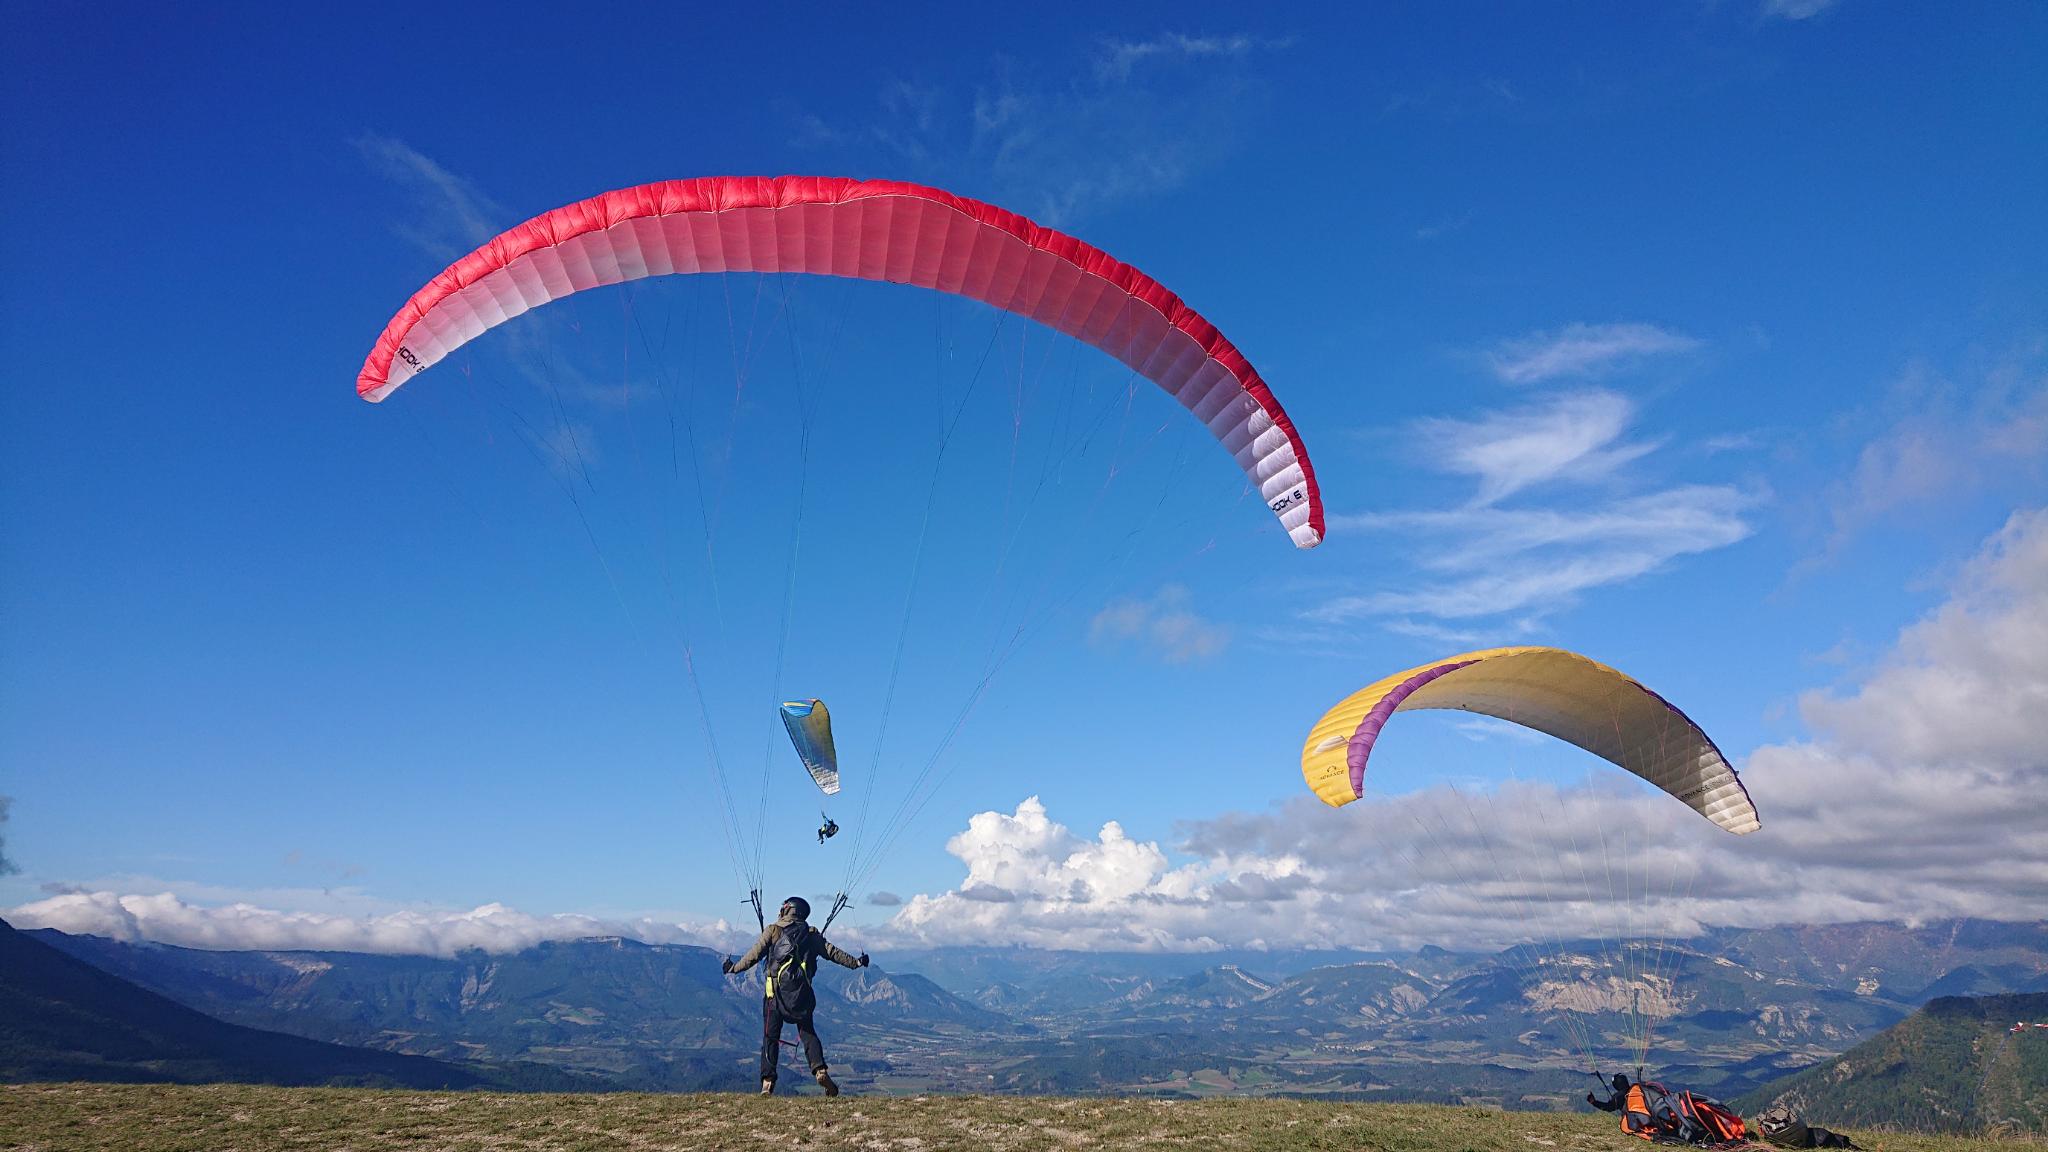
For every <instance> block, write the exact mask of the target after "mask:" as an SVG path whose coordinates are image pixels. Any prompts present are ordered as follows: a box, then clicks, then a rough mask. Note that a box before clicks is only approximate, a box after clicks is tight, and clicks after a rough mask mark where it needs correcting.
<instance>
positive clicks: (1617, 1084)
mask: <svg viewBox="0 0 2048 1152" xmlns="http://www.w3.org/2000/svg"><path fill="white" fill-rule="evenodd" d="M1614 1090H1615V1091H1616V1092H1626V1091H1628V1077H1626V1076H1623V1075H1622V1074H1621V1073H1619V1072H1616V1073H1615V1074H1614Z"/></svg>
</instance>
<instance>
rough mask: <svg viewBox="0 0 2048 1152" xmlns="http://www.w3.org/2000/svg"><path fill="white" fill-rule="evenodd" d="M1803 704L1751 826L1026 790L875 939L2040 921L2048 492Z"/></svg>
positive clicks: (111, 897)
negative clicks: (1138, 835)
mask: <svg viewBox="0 0 2048 1152" xmlns="http://www.w3.org/2000/svg"><path fill="white" fill-rule="evenodd" d="M1802 708H1803V711H1804V713H1805V715H1806V716H1807V718H1808V720H1809V722H1810V725H1811V727H1812V729H1813V731H1814V735H1813V736H1812V737H1811V738H1810V739H1806V740H1801V741H1795V742H1790V743H1782V744H1774V745H1770V746H1767V747H1764V748H1760V749H1758V750H1757V751H1756V752H1755V753H1753V754H1752V755H1751V756H1750V757H1748V759H1747V761H1746V762H1745V763H1744V764H1743V765H1742V770H1743V779H1744V781H1745V783H1746V784H1747V785H1748V787H1749V790H1750V792H1751V794H1752V795H1753V796H1754V797H1755V799H1756V804H1757V808H1758V810H1759V812H1760V813H1761V814H1762V816H1763V820H1764V827H1763V830H1762V831H1760V832H1757V833H1754V834H1752V835H1749V836H1743V837H1734V836H1729V835H1727V834H1726V833H1723V832H1721V831H1719V830H1718V829H1715V828H1714V827H1712V826H1711V825H1709V824H1707V823H1706V822H1705V821H1703V820H1701V819H1699V818H1698V817H1697V816H1695V815H1694V814H1693V813H1692V812H1691V811H1689V810H1688V809H1686V808H1685V807H1683V806H1682V805H1679V804H1676V803H1674V802H1673V801H1672V800H1671V799H1670V798H1669V797H1666V796H1663V795H1661V794H1656V793H1652V792H1650V791H1649V790H1648V789H1647V788H1646V787H1645V786H1643V785H1641V784H1640V783H1639V782H1637V781H1635V780H1634V779H1633V778H1631V777H1629V776H1627V775H1626V774H1624V773H1621V772H1619V771H1618V770H1615V769H1612V768H1610V767H1608V766H1606V765H1602V764H1598V763H1597V762H1593V761H1590V760H1588V761H1587V763H1588V766H1589V767H1588V771H1587V776H1586V779H1585V781H1584V782H1583V783H1581V784H1576V785H1565V784H1557V783H1551V782H1533V781H1527V780H1517V779H1513V778H1510V779H1509V780H1508V781H1507V782H1506V783H1504V784H1499V785H1497V786H1495V787H1493V788H1490V789H1489V788H1486V787H1483V786H1478V787H1474V786H1466V787H1450V786H1440V787H1434V788H1429V789H1425V790H1423V791H1419V792H1414V793H1409V794H1406V795H1396V796H1384V795H1379V794H1373V795H1369V796H1368V797H1367V798H1366V799H1365V800H1364V801H1362V802H1360V803H1357V804H1352V805H1349V806H1347V807H1345V808H1342V809H1336V810H1332V809H1330V808H1327V807H1325V806H1323V805H1322V804H1321V803H1319V802H1317V801H1315V800H1313V799H1311V798H1308V797H1302V798H1300V799H1298V800H1296V801H1293V802H1290V803H1288V804H1285V805H1282V806H1280V807H1278V808H1275V809H1272V810H1268V811H1264V812H1253V813H1227V814H1225V815H1222V816H1219V817H1216V818H1214V819H1209V820H1203V821H1199V822H1196V823H1194V824H1192V825H1190V826H1188V827H1187V828H1186V829H1185V834H1184V836H1183V838H1182V842H1181V843H1180V844H1179V845H1178V846H1177V847H1176V850H1175V852H1174V853H1170V852H1169V851H1168V850H1167V849H1166V848H1165V847H1162V846H1161V845H1160V844H1159V843H1157V842H1153V841H1142V840H1135V839H1133V838H1131V837H1130V836H1129V835H1128V834H1127V833H1126V832H1125V831H1124V829H1123V827H1122V826H1121V825H1120V824H1118V823H1117V822H1115V821H1110V822H1108V823H1105V824H1104V825H1103V826H1102V827H1101V828H1100V829H1099V830H1098V831H1097V832H1096V833H1095V835H1094V836H1092V837H1090V836H1084V835H1079V834H1076V833H1075V832H1073V831H1072V830H1071V829H1069V828H1067V827H1066V826H1064V825H1062V824H1060V823H1058V822H1056V821H1055V820H1053V818H1052V817H1051V815H1050V813H1049V812H1048V811H1047V809H1046V806H1045V805H1044V803H1043V802H1041V801H1040V800H1039V798H1038V797H1035V796H1034V797H1030V798H1028V799H1026V800H1025V801H1024V802H1022V803H1020V804H1019V805H1018V806H1017V808H1016V810H1015V811H1014V812H1010V813H1003V812H983V813H980V814H978V815H976V816H974V817H973V818H972V819H970V820H969V822H968V825H967V827H966V829H965V830H964V831H962V832H961V833H960V834H958V835H956V836H954V837H953V838H952V839H951V840H950V841H948V843H947V845H946V847H947V851H949V852H951V853H952V854H953V855H954V856H955V857H956V858H958V859H959V860H960V861H961V863H962V865H963V866H964V867H965V870H966V874H965V876H964V878H963V879H962V880H961V882H960V883H959V884H958V885H957V886H956V887H955V888H953V889H951V890H949V891H945V892H941V893H937V894H920V895H916V896H912V897H910V898H909V899H908V900H907V901H904V902H903V903H902V904H901V905H900V907H899V908H898V910H897V912H896V914H895V915H894V916H893V917H892V918H891V919H890V920H889V922H888V923H887V925H886V926H885V927H884V928H883V929H882V930H881V931H880V932H879V933H878V935H882V936H884V937H886V938H893V941H894V942H895V943H898V944H912V943H918V944H927V945H938V944H953V943H957V942H958V941H960V940H961V939H973V940H975V941H976V942H977V943H984V944H991V945H999V944H1023V945H1032V946H1039V947H1048V948H1095V949H1120V950H1141V951H1142V950H1187V951H1207V950H1214V949H1218V948H1224V947H1249V948H1260V947H1302V946H1312V947H1328V946H1330V945H1331V944H1332V943H1341V944H1343V945H1348V946H1353V947H1358V948H1382V947H1384V948H1397V947H1414V946H1419V945H1422V944H1438V945H1444V946H1451V947H1480V946H1487V945H1499V944H1504V943H1510V942H1516V941H1523V940H1549V939H1560V938H1571V937H1578V936H1586V935H1623V934H1632V933H1636V934H1663V935H1685V934H1688V933H1691V932H1695V931H1697V930H1698V929H1699V928H1700V927H1702V926H1706V925H1730V926H1744V925H1767V924H1782V923H1810V924H1821V923H1830V922H1841V921H1852V920H1872V919H1878V920H1907V921H1915V920H1928V919H1936V918H1941V917H1949V916H1974V917H1984V918H1992V919H2007V920H2011V919H2038V918H2043V917H2048V837H2044V836H2043V835H2042V834H2041V831H2042V823H2041V821H2042V811H2043V808H2042V801H2041V797H2042V796H2043V795H2048V510H2032V511H2025V512H2021V513H2018V514H2016V515H2014V516H2013V517H2012V518H2011V520H2010V522H2009V523H2008V524H2007V525H2006V526H2005V528H2004V529H2002V530H2001V531H2000V532H1999V533H1998V534H1997V535H1996V536H1994V537H1993V538H1992V539H1991V540H1989V541H1987V542H1986V544H1985V545H1984V547H1983V548H1982V550H1981V551H1980V552H1979V554H1978V555H1977V556H1976V557H1975V558H1974V559H1973V560H1972V561H1971V562H1970V563H1969V564H1967V565H1966V566H1964V568H1963V570H1962V573H1961V575H1960V576H1959V577H1958V578H1957V579H1956V581H1955V582H1954V584H1953V587H1952V589H1951V594H1950V596H1949V598H1948V599H1947V601H1946V602H1945V603H1943V604H1942V605H1941V606H1939V607H1938V608H1937V609H1935V610H1934V611H1933V612H1931V613H1929V614H1928V615H1927V616H1926V617H1925V618H1924V619H1922V620H1920V621H1918V622H1917V623H1915V624H1913V625H1911V626H1910V627H1908V628H1906V629H1904V630H1903V631H1902V632H1901V634H1900V636H1899V638H1898V640H1897V642H1896V643H1895V644H1894V645H1893V646H1892V647H1891V648H1890V650H1889V651H1888V652H1887V653H1886V654H1885V655H1884V656H1883V657H1882V658H1881V659H1880V660H1878V661H1877V663H1876V664H1875V666H1874V669H1873V671H1872V672H1871V673H1870V674H1869V675H1868V676H1866V677H1865V678H1864V679H1863V680H1862V682H1861V683H1860V684H1858V685H1855V686H1854V687H1852V688H1849V689H1847V690H1838V691H1832V692H1819V693H1813V694H1810V695H1808V696H1807V697H1806V698H1805V700H1804V701H1803V702H1802ZM1493 745H1494V746H1497V747H1510V748H1511V747H1518V746H1519V742H1508V743H1503V742H1497V741H1496V742H1493ZM1486 755H1498V753H1486ZM1512 755H1513V754H1512V753H1509V756H1510V759H1509V762H1510V763H1512ZM1459 767H1460V765H1458V764H1446V765H1444V766H1442V772H1443V776H1444V777H1449V776H1450V774H1451V773H1453V772H1456V771H1457V770H1458V769H1459ZM1176 853H1177V854H1178V856H1179V857H1180V859H1179V860H1178V861H1177V860H1176ZM885 906H886V905H885ZM7 916H8V919H9V920H10V921H11V922H13V923H14V924H15V925H16V926H18V927H24V928H31V927H52V928H58V929H61V930H63V931H67V932H85V933H94V934H99V935H107V936H113V937H116V938H119V939H127V940H157V941H162V942H165V943H172V944H183V945H187V946H193V947H203V948H254V949H287V948H329V949H349V950H360V951H371V952H389V953H426V954H433V955H448V954H450V953H453V952H455V951H458V950H460V949H463V948H469V947H479V948H484V949H487V950H491V951H499V952H503V951H511V950H516V949H519V948H524V947H528V946H531V945H532V944H534V943H537V942H539V941H542V940H552V939H567V938H574V937H581V936H589V935H623V936H631V937H634V938H637V939H642V940H649V941H654V942H683V943H699V944H705V945H707V946H711V947H718V948H728V949H729V948H731V947H734V946H736V945H737V944H738V943H739V942H740V941H742V940H743V939H744V937H745V935H746V933H741V932H736V931H735V930H734V928H733V926H732V925H730V924H727V923H725V922H723V921H720V922H717V923H712V924H704V925H694V924H676V923H666V922H661V921H655V920H651V919H644V918H643V919H635V920H614V919H606V918H600V917H590V916H534V915H529V914H525V913H521V912H518V911H515V910H512V909H507V908H504V907H502V906H499V905H485V906H483V907H481V908H477V909H473V910H470V911H466V912H465V911H453V910H412V909H408V910H399V911H394V912H382V913H375V914H339V913H329V912H304V911H299V912H287V911H277V910H273V909H268V908H264V907H260V906H258V905H255V904H252V903H247V902H237V903H232V904H228V905H225V906H205V905H202V904H199V903H195V902H193V901H192V900H191V899H188V898H187V897H181V896H178V895H174V894H171V893H160V894H157V895H125V896H124V895H116V894H115V893H114V892H112V891H106V890H95V891H85V892H71V893H64V894H60V895H57V896H54V897H52V898H50V899H46V900H41V901H37V902H35V903H32V904H28V905H24V906H23V907H20V908H16V909H13V910H11V911H9V912H8V913H7Z"/></svg>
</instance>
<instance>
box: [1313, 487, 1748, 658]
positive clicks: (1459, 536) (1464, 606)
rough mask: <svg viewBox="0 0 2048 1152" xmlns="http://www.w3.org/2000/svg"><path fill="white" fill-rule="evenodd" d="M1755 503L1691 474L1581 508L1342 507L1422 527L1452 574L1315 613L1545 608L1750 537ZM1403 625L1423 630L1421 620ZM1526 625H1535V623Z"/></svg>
mask: <svg viewBox="0 0 2048 1152" xmlns="http://www.w3.org/2000/svg"><path fill="white" fill-rule="evenodd" d="M1755 503H1756V499H1755V498H1754V497H1752V496H1749V495H1747V494H1745V493H1743V492H1740V491H1737V490H1736V489H1733V488H1727V487H1722V486H1718V485H1687V486H1683V487H1678V488H1668V489H1665V490H1663V491H1658V492H1652V493H1649V494H1648V495H1644V496H1633V497H1628V498H1626V499H1621V500H1614V501H1610V502H1608V503H1606V504H1600V505H1594V506H1592V507H1590V508H1586V509H1584V510H1574V511H1564V510H1559V509H1544V508H1532V509H1507V508H1487V507H1478V508H1460V509H1452V510H1450V511H1443V512H1407V513H1398V512H1397V513H1371V514H1363V515H1353V516H1343V517H1336V518H1333V519H1334V520H1335V521H1336V523H1337V524H1338V525H1339V526H1341V527H1344V528H1346V529H1348V530H1351V531H1358V532H1385V533H1398V534H1401V535H1404V536H1407V537H1410V538H1411V539H1413V540H1414V541H1415V542H1416V543H1415V546H1414V547H1412V548H1410V549H1409V551H1410V552H1411V553H1413V554H1415V555H1416V556H1418V557H1419V560H1418V567H1420V568H1421V569H1423V570H1424V571H1425V572H1431V573H1436V574H1439V576H1442V577H1447V578H1446V579H1435V580H1432V579H1429V578H1427V577H1418V578H1416V579H1415V580H1413V581H1412V582H1411V583H1410V584H1409V585H1408V586H1404V587H1402V588H1399V589H1390V590H1381V591H1375V592H1368V593H1363V594H1358V595H1348V596H1339V597H1334V598H1332V599H1330V600H1328V601H1326V602H1324V603H1323V604H1320V605H1318V606H1317V607H1315V608H1313V609H1310V610H1309V612H1308V613H1307V616H1308V618H1309V619H1311V620H1316V621H1321V622H1325V623H1339V622H1344V621H1356V620H1367V619H1374V618H1379V617H1391V618H1395V620H1396V621H1400V619H1401V618H1404V617H1412V616H1424V617H1433V618H1435V619H1438V620H1470V619H1475V618H1479V617H1486V616H1497V615H1502V614H1506V613H1517V612H1520V613H1531V614H1537V615H1540V614H1542V613H1545V612H1550V611H1554V610H1556V609H1558V608H1561V607H1564V606H1566V605H1568V604H1571V603H1572V602H1574V601H1575V600H1576V598H1577V597H1578V596H1580V595H1581V594H1583V593H1585V592H1587V591H1590V590H1591V589H1594V588H1599V587H1603V586H1606V585H1610V584H1618V583H1623V582H1625V581H1628V580H1633V579H1636V578H1638V577H1641V576H1645V575H1648V574H1650V573H1652V572H1656V571H1658V570H1660V569H1662V568H1663V567H1665V566H1666V565H1667V564H1669V563H1670V562H1671V561H1672V560H1675V559H1677V558H1679V557H1681V556H1689V555H1696V554H1698V553H1701V552H1709V551H1712V550H1714V549H1717V548H1725V547H1727V546H1728V545H1730V544H1734V543H1736V542H1737V541H1740V540H1742V539H1744V538H1746V537H1748V536H1749V535H1750V533H1751V532H1752V531H1753V529H1752V527H1751V525H1750V523H1749V521H1748V520H1747V519H1746V518H1745V513H1746V511H1747V510H1748V509H1749V508H1750V507H1752V506H1753V505H1754V504H1755ZM1396 630H1403V631H1407V632H1408V633H1409V634H1415V631H1416V629H1415V626H1414V623H1413V621H1412V620H1410V621H1405V622H1404V626H1403V627H1397V628H1396ZM1516 630H1517V631H1522V632H1526V631H1528V630H1529V628H1528V622H1526V621H1525V622H1523V623H1522V624H1520V625H1518V626H1517V628H1516ZM1459 631H1460V632H1461V633H1462V632H1464V631H1467V630H1459Z"/></svg>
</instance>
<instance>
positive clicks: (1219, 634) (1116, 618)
mask: <svg viewBox="0 0 2048 1152" xmlns="http://www.w3.org/2000/svg"><path fill="white" fill-rule="evenodd" d="M1088 639H1089V641H1090V642H1091V643H1094V644H1097V645H1103V646H1108V647H1121V646H1123V645H1126V644H1135V645H1137V646H1138V647H1139V649H1140V650H1142V651H1144V652H1145V653H1147V654H1149V655H1151V656H1152V657H1154V658H1155V659H1158V660H1162V661H1164V662H1166V663H1168V664H1192V663H1197V662H1200V661H1203V660H1208V659H1211V658H1213V657H1215V656H1218V655H1220V654H1221V653H1222V652H1223V649H1224V648H1226V647H1228V646H1229V644H1230V630H1229V629H1228V628H1226V627H1224V626H1223V625H1221V624H1218V623H1216V622H1215V621H1213V620H1208V619H1204V618H1203V617H1202V616H1200V615H1198V614H1196V612H1195V610H1194V607H1193V597H1192V595H1191V594H1190V593H1189V592H1188V590H1187V589H1186V588H1183V587H1181V586H1180V585H1178V584H1169V585H1167V586H1166V587H1164V588H1161V589H1160V590H1159V594H1158V595H1156V596H1153V597H1151V598H1149V599H1131V598H1125V599H1122V600H1117V601H1114V602H1112V603H1110V604H1109V605H1107V606H1105V607H1104V608H1103V609H1102V611H1100V612H1097V613H1096V614H1095V617H1094V619H1092V620H1090V621H1089V622H1088Z"/></svg>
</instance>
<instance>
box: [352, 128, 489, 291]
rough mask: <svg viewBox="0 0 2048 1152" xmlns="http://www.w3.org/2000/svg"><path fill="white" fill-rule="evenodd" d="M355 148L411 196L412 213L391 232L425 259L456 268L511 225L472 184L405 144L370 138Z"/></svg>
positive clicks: (369, 136) (359, 139)
mask: <svg viewBox="0 0 2048 1152" xmlns="http://www.w3.org/2000/svg"><path fill="white" fill-rule="evenodd" d="M355 143H356V148H357V149H358V150H359V151H361V152H362V154H363V156H364V158H365V159H367V160H369V161H370V163H371V164H372V165H373V166H374V167H375V168H376V169H377V170H378V171H379V172H380V173H382V174H383V175H384V176H386V177H387V178H389V179H390V180H391V181H393V182H394V183H396V184H397V185H398V186H399V187H401V188H403V189H404V190H405V191H406V193H407V194H408V196H409V197H410V200H411V207H412V212H411V213H410V214H409V215H408V216H406V217H405V219H404V220H402V221H401V222H400V223H399V224H397V225H396V226H395V230H396V231H397V233H398V234H399V236H401V237H403V238H404V239H405V240H407V241H409V242H411V243H412V244H413V245H415V246H417V247H418V248H419V249H420V250H421V251H423V252H425V253H426V254H427V255H429V256H432V257H434V258H435V259H438V260H441V261H443V262H444V263H454V261H455V259H456V258H457V257H459V256H461V255H463V254H464V253H466V252H469V251H470V250H472V249H474V248H477V247H478V246H480V245H482V244H483V243H484V242H485V241H487V240H489V239H490V238H491V237H493V236H496V235H497V234H498V233H500V232H502V231H504V230H505V228H506V227H508V226H509V225H510V224H511V223H514V221H511V220H508V219H507V216H506V212H505V209H504V208H502V207H500V206H499V205H498V204H497V203H496V202H494V201H493V200H492V199H491V198H490V197H488V196H486V195H484V194H483V192H482V191H480V190H479V189H478V188H477V186H476V185H475V184H474V183H472V182H471V181H470V180H468V179H467V178H465V177H462V176H458V175H456V174H455V173H453V172H450V171H448V169H446V168H443V167H442V166H441V165H440V164H439V163H437V162H436V161H434V160H433V159H432V158H431V157H428V156H426V155H425V154H423V153H421V152H419V151H418V150H417V149H415V148H413V147H412V146H411V145H409V144H406V143H405V142H404V141H401V140H394V139H391V138H390V137H388V136H378V135H374V134H372V135H366V136H362V137H359V138H358V139H357V140H356V142H355Z"/></svg>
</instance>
